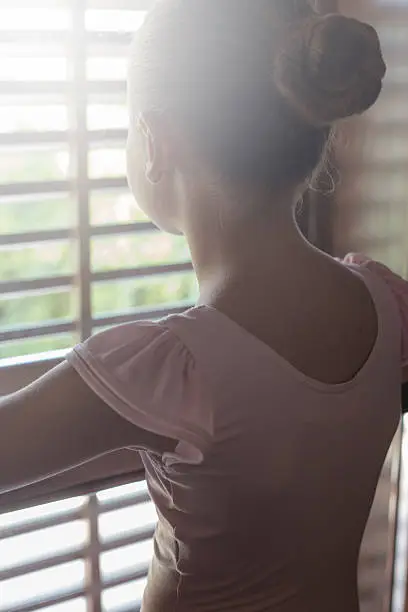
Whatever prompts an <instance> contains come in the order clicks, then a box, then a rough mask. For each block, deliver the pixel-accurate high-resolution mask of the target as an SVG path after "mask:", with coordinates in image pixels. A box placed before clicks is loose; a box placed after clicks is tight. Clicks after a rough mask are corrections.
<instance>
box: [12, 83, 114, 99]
mask: <svg viewBox="0 0 408 612" xmlns="http://www.w3.org/2000/svg"><path fill="white" fill-rule="evenodd" d="M73 85H74V84H73V82H72V81H0V96H3V95H6V96H7V95H10V94H12V95H22V96H25V97H27V96H32V95H35V94H60V95H64V94H67V93H69V92H70V91H71V90H72V88H73ZM86 85H87V90H88V91H89V92H90V93H105V92H106V93H111V92H115V93H125V92H126V82H125V81H108V80H106V81H96V80H95V81H88V82H87V84H86Z"/></svg>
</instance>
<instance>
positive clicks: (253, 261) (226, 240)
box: [185, 202, 306, 301]
mask: <svg viewBox="0 0 408 612" xmlns="http://www.w3.org/2000/svg"><path fill="white" fill-rule="evenodd" d="M270 208H271V207H269V209H270ZM197 210H199V211H200V213H199V214H198V215H197V214H196V215H194V218H193V219H191V220H189V223H186V224H185V225H186V228H185V235H186V237H187V240H188V243H189V246H190V250H191V255H192V259H193V265H194V269H195V272H196V274H197V278H198V282H199V286H200V294H201V299H202V300H203V301H205V299H206V298H207V296H209V295H214V294H217V293H219V291H220V290H223V289H225V286H226V284H228V283H230V282H231V283H237V282H238V281H239V282H240V283H243V282H246V279H251V278H253V277H254V276H256V277H258V278H259V276H262V275H263V274H265V278H269V279H272V278H273V276H274V275H275V276H276V275H277V274H279V273H280V274H281V273H282V270H283V269H286V270H287V269H288V267H290V265H291V261H294V260H296V259H298V258H301V257H302V256H304V253H305V247H306V243H305V240H304V238H303V237H302V236H301V234H300V231H299V229H298V227H297V225H296V222H295V219H294V213H293V208H292V206H291V205H290V202H289V203H287V202H286V203H285V205H284V206H276V207H273V210H274V211H276V212H274V213H273V214H267V215H259V216H256V215H245V216H244V215H243V216H241V217H240V216H239V211H238V212H237V211H236V210H235V214H234V211H233V210H232V211H231V214H228V213H229V210H228V208H227V207H220V208H218V209H216V210H214V206H212V205H211V204H210V205H208V203H205V204H202V205H201V206H197V207H195V211H197ZM282 262H286V265H285V266H282ZM255 271H256V275H255Z"/></svg>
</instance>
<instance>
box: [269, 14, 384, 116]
mask: <svg viewBox="0 0 408 612" xmlns="http://www.w3.org/2000/svg"><path fill="white" fill-rule="evenodd" d="M385 72H386V66H385V63H384V59H383V56H382V52H381V46H380V41H379V38H378V35H377V32H376V31H375V29H374V28H373V27H371V26H370V25H368V24H366V23H362V22H361V21H358V20H357V19H352V18H349V17H344V16H342V15H337V14H332V15H325V16H318V15H316V16H314V17H312V18H310V19H308V20H306V21H304V22H303V23H302V25H301V27H300V28H299V29H297V30H296V31H294V32H293V35H292V36H289V39H288V42H287V44H286V45H285V47H284V49H283V50H282V51H281V53H279V55H278V57H277V60H276V65H275V81H276V85H277V87H278V89H279V91H280V93H281V94H282V95H283V96H284V98H285V99H286V100H287V101H288V102H289V103H290V104H291V105H292V106H293V107H294V108H296V110H297V111H298V112H299V113H300V114H301V115H302V116H303V117H304V118H305V119H306V120H307V121H308V122H309V123H310V124H312V125H316V126H327V125H330V124H331V123H333V122H335V121H336V120H338V119H344V118H345V117H350V116H352V115H356V114H360V113H362V112H364V111H365V110H367V109H368V108H370V106H372V105H373V104H374V102H375V101H376V100H377V98H378V96H379V94H380V92H381V89H382V81H383V78H384V76H385Z"/></svg>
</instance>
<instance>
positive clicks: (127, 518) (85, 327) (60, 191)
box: [0, 0, 196, 612]
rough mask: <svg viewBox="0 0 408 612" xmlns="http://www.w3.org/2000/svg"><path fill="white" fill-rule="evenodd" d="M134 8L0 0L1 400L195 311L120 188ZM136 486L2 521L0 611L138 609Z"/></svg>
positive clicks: (179, 250) (177, 247) (142, 561)
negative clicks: (113, 336)
mask: <svg viewBox="0 0 408 612" xmlns="http://www.w3.org/2000/svg"><path fill="white" fill-rule="evenodd" d="M149 5H150V1H147V0H144V1H143V0H15V1H14V2H12V3H10V2H6V1H0V394H6V393H9V392H12V391H14V390H15V389H17V388H19V387H21V386H23V385H24V384H26V383H27V382H29V381H30V380H32V379H33V378H35V377H37V376H39V375H41V374H42V373H43V372H44V371H46V370H47V369H49V368H50V367H52V366H53V365H54V364H55V363H56V362H57V361H58V360H59V359H61V358H62V357H63V355H64V353H65V351H66V350H68V349H69V348H70V347H71V346H72V345H74V344H75V343H76V342H78V341H81V340H83V339H86V338H87V337H88V336H89V335H91V334H92V333H95V332H97V331H99V330H103V329H105V328H107V327H109V326H111V325H114V324H118V323H123V322H128V321H132V320H134V319H141V318H156V317H160V316H162V315H165V314H167V313H171V312H178V311H181V310H184V309H185V308H186V307H188V306H189V305H191V304H192V303H193V302H194V299H195V295H196V284H195V279H194V276H193V274H192V270H191V263H190V261H189V254H188V250H187V245H186V243H185V241H184V240H183V239H182V238H179V237H171V236H166V235H163V234H161V233H160V232H159V231H157V230H156V229H155V227H154V226H153V225H152V224H151V223H150V222H149V220H148V219H147V218H146V217H145V216H144V215H143V213H142V212H141V211H140V209H138V208H137V206H136V205H135V203H134V202H133V199H132V197H131V195H130V193H129V191H128V189H127V184H126V179H125V150H124V144H125V139H126V130H127V113H126V108H125V96H126V84H125V76H126V66H127V54H128V44H129V42H130V39H131V35H132V33H133V32H134V31H135V30H136V29H137V28H138V27H139V26H140V24H141V23H142V22H143V18H144V15H145V11H146V10H147V9H148V8H149ZM154 522H155V511H154V508H153V506H152V504H151V502H150V501H149V497H148V494H147V490H146V485H145V483H137V484H132V485H126V486H122V487H119V488H116V489H112V490H109V491H104V492H101V493H98V494H96V495H92V496H89V497H80V498H75V499H68V500H62V501H58V502H54V503H51V504H46V505H43V506H40V507H37V508H30V509H25V510H18V511H16V512H12V513H8V514H3V515H2V516H0V612H17V611H18V612H34V611H38V610H41V611H44V612H71V611H72V612H90V611H91V610H92V612H99V611H104V612H126V611H127V610H129V611H130V610H132V611H134V610H135V609H137V606H138V603H137V602H139V603H140V598H141V594H142V591H143V588H144V581H145V576H146V571H147V565H148V561H149V559H150V557H151V547H152V541H151V536H152V533H153V527H154Z"/></svg>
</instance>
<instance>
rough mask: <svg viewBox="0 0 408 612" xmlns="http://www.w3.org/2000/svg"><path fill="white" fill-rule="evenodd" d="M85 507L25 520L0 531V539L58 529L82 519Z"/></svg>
mask: <svg viewBox="0 0 408 612" xmlns="http://www.w3.org/2000/svg"><path fill="white" fill-rule="evenodd" d="M84 513H85V505H84V506H80V507H79V508H78V507H77V508H72V509H69V510H65V511H63V512H58V513H56V514H55V515H46V516H44V517H42V516H37V517H36V518H31V519H27V520H25V521H21V522H18V523H16V524H14V525H13V524H11V525H8V526H7V527H2V528H1V529H0V539H5V538H14V537H16V536H20V535H25V534H27V533H32V532H33V531H38V530H39V529H47V528H48V527H58V526H59V525H65V524H67V523H71V522H72V521H76V520H79V519H82V518H84V516H85V514H84Z"/></svg>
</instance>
